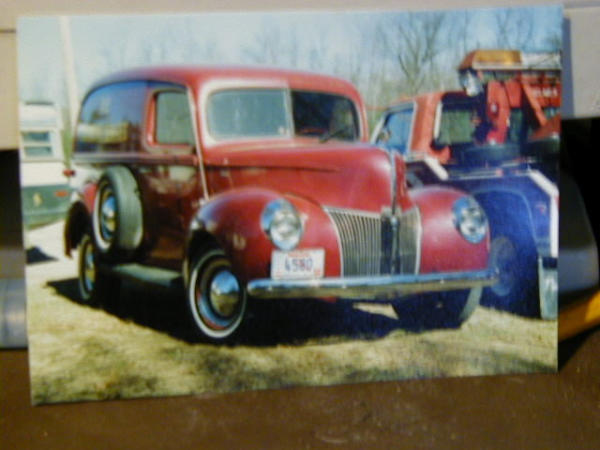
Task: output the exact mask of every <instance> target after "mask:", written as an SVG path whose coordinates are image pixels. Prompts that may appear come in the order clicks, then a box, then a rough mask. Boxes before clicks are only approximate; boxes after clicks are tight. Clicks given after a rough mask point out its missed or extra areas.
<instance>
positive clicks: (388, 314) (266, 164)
mask: <svg viewBox="0 0 600 450" xmlns="http://www.w3.org/2000/svg"><path fill="white" fill-rule="evenodd" d="M561 27H562V9H561V8H560V7H554V6H553V7H535V8H510V9H469V10H444V11H428V12H402V11H385V12H382V11H373V12H367V11H361V12H358V11H345V12H308V11H297V12H261V13H257V12H252V13H241V12H240V13H203V14H189V15H185V16H184V15H137V16H131V15H123V16H61V17H50V16H48V17H22V18H21V19H20V20H19V24H18V56H19V98H20V105H19V108H20V158H21V187H22V191H21V200H22V205H23V226H24V236H25V243H26V250H27V266H26V285H27V316H28V337H29V358H30V373H31V391H32V392H31V395H32V402H33V403H34V404H42V403H55V402H71V401H82V400H102V399H116V398H133V397H145V396H168V395H190V394H204V393H221V392H234V391H242V390H256V389H276V388H282V387H290V386H308V385H310V386H313V385H332V384H342V383H343V384H347V383H358V382H372V381H389V380H401V379H409V378H427V377H440V376H469V375H487V374H500V373H528V372H549V371H554V370H555V369H556V366H557V338H556V331H557V320H556V318H557V291H558V282H557V258H558V188H557V173H558V169H557V168H558V147H559V137H560V98H561V60H560V50H561V46H562V43H561V41H562V35H561V29H562V28H561Z"/></svg>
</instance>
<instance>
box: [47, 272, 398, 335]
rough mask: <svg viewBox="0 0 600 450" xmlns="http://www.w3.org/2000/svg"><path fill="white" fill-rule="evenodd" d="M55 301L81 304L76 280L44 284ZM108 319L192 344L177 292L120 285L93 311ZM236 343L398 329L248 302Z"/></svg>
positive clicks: (345, 315)
mask: <svg viewBox="0 0 600 450" xmlns="http://www.w3.org/2000/svg"><path fill="white" fill-rule="evenodd" d="M48 284H49V286H51V287H52V288H53V289H55V291H56V293H57V294H58V295H61V296H63V297H65V298H67V299H68V300H70V301H73V302H76V303H80V301H79V295H78V288H77V279H75V278H72V279H66V280H58V281H52V282H49V283H48ZM97 307H98V308H99V309H103V310H105V311H106V312H108V313H109V314H112V315H114V316H117V317H119V318H121V319H123V320H128V321H132V322H135V323H137V324H138V325H141V326H145V327H149V328H153V329H155V330H157V331H160V332H164V333H168V334H170V335H171V336H173V337H175V338H178V339H182V340H185V341H187V342H197V341H198V340H197V339H196V338H195V337H194V331H193V329H192V328H191V327H190V326H189V325H188V323H187V322H186V310H185V299H184V295H183V293H182V292H181V291H176V290H166V289H164V290H162V289H161V290H158V289H154V288H153V289H141V288H140V287H138V286H136V285H130V284H128V283H127V282H123V284H122V286H121V289H120V292H119V293H118V295H114V296H113V297H112V298H107V299H105V300H104V301H103V302H102V304H101V305H99V306H97ZM246 314H247V315H246V318H245V321H244V324H243V325H242V326H243V328H242V329H241V330H240V331H241V333H239V335H240V337H239V338H238V340H237V341H236V342H234V344H243V345H251V346H273V345H278V344H292V345H294V344H298V345H301V344H304V343H306V342H307V341H310V340H313V339H323V338H332V339H334V340H337V341H339V340H345V339H348V338H361V339H376V338H379V337H382V336H385V335H387V334H388V333H390V332H391V331H394V330H397V329H399V328H400V326H401V323H400V322H399V321H397V320H395V319H392V318H389V317H386V316H384V315H382V314H372V313H369V312H365V311H361V310H358V309H355V308H354V307H353V305H352V304H349V303H344V302H338V303H327V302H323V301H319V300H310V299H304V300H268V301H267V300H256V299H251V300H250V301H249V305H248V310H247V313H246Z"/></svg>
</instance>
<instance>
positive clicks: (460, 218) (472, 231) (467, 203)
mask: <svg viewBox="0 0 600 450" xmlns="http://www.w3.org/2000/svg"><path fill="white" fill-rule="evenodd" d="M452 212H453V213H454V225H455V226H456V228H457V229H458V231H459V232H460V234H461V235H462V236H463V237H464V238H465V239H466V240H467V241H469V242H471V243H472V244H477V243H479V242H481V241H482V240H483V238H484V237H485V235H486V234H487V230H488V224H487V218H486V217H485V212H484V211H483V209H481V207H480V206H479V204H478V203H477V202H476V201H475V200H473V199H472V198H471V197H461V198H459V199H458V200H456V201H455V202H454V206H453V207H452Z"/></svg>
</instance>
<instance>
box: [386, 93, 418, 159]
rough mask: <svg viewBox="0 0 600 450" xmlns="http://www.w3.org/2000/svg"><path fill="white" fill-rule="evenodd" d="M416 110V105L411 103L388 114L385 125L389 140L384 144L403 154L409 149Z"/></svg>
mask: <svg viewBox="0 0 600 450" xmlns="http://www.w3.org/2000/svg"><path fill="white" fill-rule="evenodd" d="M414 111H415V107H414V105H409V106H406V107H405V108H402V109H400V110H398V111H395V112H394V113H392V114H390V115H389V116H388V118H387V119H386V121H385V126H384V130H385V131H386V132H387V133H386V135H387V141H386V142H384V143H383V144H384V145H385V146H386V147H388V148H392V149H394V150H397V151H399V152H400V153H402V154H404V153H406V152H407V151H408V147H409V145H410V143H409V139H410V135H411V131H412V130H411V128H412V121H413V114H414Z"/></svg>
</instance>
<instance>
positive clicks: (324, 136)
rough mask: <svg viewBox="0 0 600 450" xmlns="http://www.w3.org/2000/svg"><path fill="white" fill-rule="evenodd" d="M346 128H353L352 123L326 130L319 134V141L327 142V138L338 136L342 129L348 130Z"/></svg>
mask: <svg viewBox="0 0 600 450" xmlns="http://www.w3.org/2000/svg"><path fill="white" fill-rule="evenodd" d="M348 130H354V125H344V126H342V127H340V128H337V129H335V130H333V131H328V132H326V133H323V134H322V135H321V136H319V142H320V143H323V142H327V141H328V140H329V139H331V138H334V137H336V136H339V135H340V134H342V133H343V132H344V131H348Z"/></svg>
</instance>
